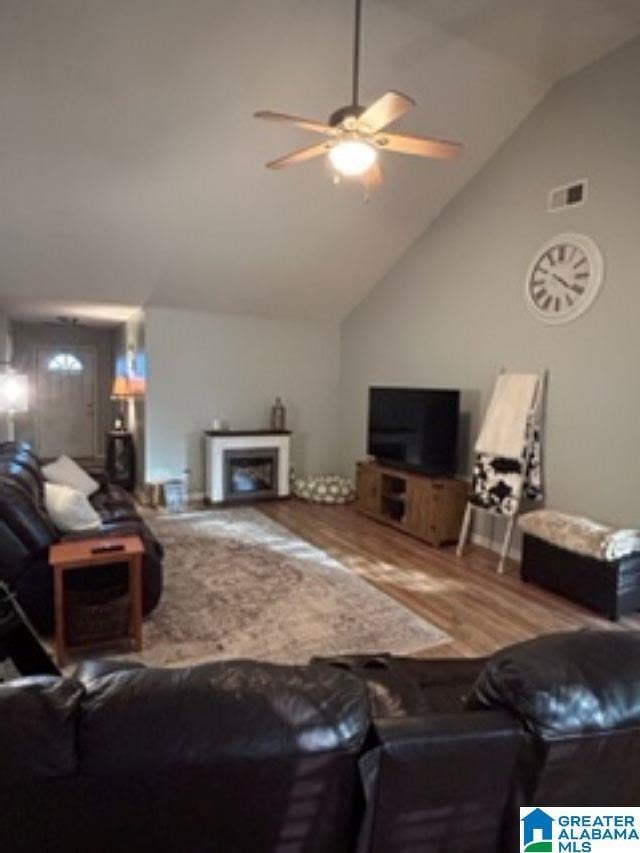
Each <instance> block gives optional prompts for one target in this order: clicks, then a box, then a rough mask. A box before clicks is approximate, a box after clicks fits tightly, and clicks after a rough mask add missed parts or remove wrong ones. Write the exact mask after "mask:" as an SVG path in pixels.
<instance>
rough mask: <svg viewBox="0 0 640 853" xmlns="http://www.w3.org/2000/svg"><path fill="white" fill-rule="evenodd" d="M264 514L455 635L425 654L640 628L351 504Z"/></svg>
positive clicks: (485, 554) (637, 619)
mask: <svg viewBox="0 0 640 853" xmlns="http://www.w3.org/2000/svg"><path fill="white" fill-rule="evenodd" d="M260 509H261V510H262V511H263V512H264V513H265V514H266V515H268V516H269V517H270V518H273V519H274V520H275V521H277V522H279V523H280V524H282V525H284V526H285V527H287V528H288V529H289V530H291V531H292V532H293V533H295V534H297V535H298V536H301V537H302V538H303V539H306V540H308V541H309V542H311V543H313V544H314V545H316V546H317V547H318V548H321V549H323V550H324V551H326V552H328V553H329V554H330V555H331V556H332V557H334V558H335V559H337V560H339V561H340V562H341V563H343V565H345V566H348V567H349V568H350V569H352V570H353V571H354V572H356V573H357V574H359V575H360V576H362V577H363V578H364V579H365V580H366V581H368V582H369V583H372V584H374V585H375V586H377V587H379V588H380V589H381V590H383V591H384V592H386V593H387V594H388V595H390V596H392V597H393V598H395V599H396V600H397V601H399V602H401V603H402V604H404V605H405V606H406V607H409V608H410V609H411V610H413V611H414V612H415V613H418V614H419V615H420V616H422V617H424V618H425V619H427V620H428V621H429V622H431V623H432V624H434V625H437V626H438V627H439V628H441V629H442V630H443V631H446V632H447V634H449V635H450V636H451V638H452V642H450V643H447V644H446V645H440V646H437V647H435V648H431V649H425V650H424V651H423V652H422V654H423V656H424V657H456V656H467V657H473V656H481V655H486V654H490V653H491V652H493V651H495V650H496V649H499V648H501V647H502V646H505V645H508V644H510V643H515V642H518V641H519V640H525V639H528V638H530V637H535V636H537V635H538V634H547V633H550V632H553V631H567V630H572V629H579V628H587V627H589V628H604V629H608V630H618V629H619V628H634V629H640V615H638V616H636V615H634V616H631V617H627V618H625V619H622V620H620V622H619V623H617V624H615V623H612V622H610V621H609V620H607V619H601V618H599V617H597V616H595V615H593V614H592V613H591V612H590V611H588V610H585V609H584V608H582V607H579V606H578V605H575V604H572V603H571V602H569V601H566V600H565V599H563V598H559V597H558V596H555V595H552V594H551V593H548V592H545V591H543V590H541V589H538V588H537V587H535V586H533V585H531V584H525V583H523V582H522V581H521V580H520V578H519V574H518V566H517V565H516V564H514V563H511V564H509V565H508V567H507V571H506V573H505V574H504V575H498V574H497V573H496V570H495V566H496V562H497V557H496V555H495V554H493V553H492V552H489V551H486V550H484V549H481V548H478V547H477V546H470V547H469V549H468V551H467V553H466V554H465V556H464V557H463V558H458V557H457V556H456V554H455V548H454V546H448V547H445V548H431V547H430V546H429V545H426V544H425V543H423V542H420V541H418V540H417V539H413V538H412V537H410V536H407V535H405V534H403V533H399V532H397V531H395V530H393V529H391V528H388V527H385V526H384V525H382V524H379V523H377V522H375V521H372V520H370V519H368V518H365V517H364V516H362V515H360V514H359V513H357V512H356V511H355V509H353V508H352V507H327V506H319V505H316V504H310V503H305V502H303V501H299V500H295V499H294V500H291V501H282V502H275V503H270V504H263V505H262V506H261V507H260Z"/></svg>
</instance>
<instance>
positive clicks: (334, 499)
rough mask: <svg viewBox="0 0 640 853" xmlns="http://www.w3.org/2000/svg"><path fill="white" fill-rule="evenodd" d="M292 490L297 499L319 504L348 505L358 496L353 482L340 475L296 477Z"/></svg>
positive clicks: (292, 483) (293, 480)
mask: <svg viewBox="0 0 640 853" xmlns="http://www.w3.org/2000/svg"><path fill="white" fill-rule="evenodd" d="M291 490H292V492H293V494H294V495H295V496H296V497H297V498H302V500H305V501H311V502H312V503H319V504H346V503H349V502H350V501H353V500H355V496H356V495H355V490H354V488H353V483H352V482H351V480H349V479H348V478H347V477H341V476H339V475H338V474H319V475H316V476H313V475H312V476H307V477H294V478H293V479H292V481H291Z"/></svg>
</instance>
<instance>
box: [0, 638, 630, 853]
mask: <svg viewBox="0 0 640 853" xmlns="http://www.w3.org/2000/svg"><path fill="white" fill-rule="evenodd" d="M0 720H2V725H1V726H0V756H2V760H1V761H0V802H1V803H2V820H1V821H0V849H3V850H10V851H15V853H22V851H24V853H31V851H42V850H47V851H48V853H57V851H63V850H64V851H68V850H77V851H87V850H91V851H92V853H102V851H104V852H105V853H106V851H109V853H119V851H123V853H124V851H127V853H129V851H131V850H134V849H135V850H138V851H154V853H158V851H180V853H194V852H196V851H203V853H204V851H215V853H308V852H310V851H312V852H313V853H352V851H353V853H355V851H357V853H436V851H437V853H445V852H446V853H513V851H516V850H518V849H519V845H518V842H517V832H518V823H519V821H518V812H517V809H518V806H519V805H521V804H522V805H530V806H536V805H547V806H549V805H557V806H571V805H581V806H589V805H598V806H629V805H637V804H638V802H640V777H639V775H638V773H637V772H636V768H637V763H638V757H639V756H638V754H639V752H640V635H639V634H638V633H635V632H577V633H569V634H557V635H550V636H547V637H541V638H539V639H537V640H533V641H529V642H526V643H521V644H519V645H517V646H513V647H511V648H509V649H505V650H503V651H501V652H499V653H498V654H496V655H495V656H494V657H493V658H491V659H490V660H489V661H485V660H434V661H429V660H423V661H417V660H410V659H402V658H393V657H386V656H378V657H372V658H367V657H357V658H338V659H333V660H316V661H312V662H311V664H309V665H308V666H305V667H286V666H275V665H271V664H264V663H256V662H251V661H232V662H223V663H213V664H207V665H204V666H200V667H195V668H191V669H175V670H169V669H165V670H160V669H144V668H141V667H133V668H132V667H131V665H129V666H128V667H127V668H121V666H119V665H117V664H116V665H110V664H108V663H106V664H99V665H95V664H94V665H89V666H84V667H82V668H81V670H80V671H79V672H78V673H77V675H76V677H75V678H73V679H72V678H67V679H64V678H52V677H33V678H26V679H18V680H15V681H11V682H8V683H6V684H5V685H0Z"/></svg>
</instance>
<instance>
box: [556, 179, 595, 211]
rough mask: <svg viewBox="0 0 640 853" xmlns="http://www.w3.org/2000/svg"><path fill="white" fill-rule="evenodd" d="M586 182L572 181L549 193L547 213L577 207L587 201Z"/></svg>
mask: <svg viewBox="0 0 640 853" xmlns="http://www.w3.org/2000/svg"><path fill="white" fill-rule="evenodd" d="M587 188H588V185H587V180H586V178H585V179H584V180H582V181H573V182H572V183H570V184H565V185H564V186H562V187H556V188H555V189H553V190H551V191H550V192H549V213H555V212H556V211H558V210H566V209H567V208H568V207H577V206H578V205H580V204H584V203H585V202H586V200H587Z"/></svg>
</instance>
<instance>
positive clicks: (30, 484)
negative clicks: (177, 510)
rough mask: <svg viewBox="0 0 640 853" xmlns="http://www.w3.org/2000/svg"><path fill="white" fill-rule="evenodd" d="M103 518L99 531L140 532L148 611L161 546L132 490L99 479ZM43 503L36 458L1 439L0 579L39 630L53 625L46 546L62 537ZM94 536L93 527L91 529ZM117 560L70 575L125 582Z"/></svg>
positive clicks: (155, 596)
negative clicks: (130, 493)
mask: <svg viewBox="0 0 640 853" xmlns="http://www.w3.org/2000/svg"><path fill="white" fill-rule="evenodd" d="M90 500H91V503H92V504H93V507H94V508H95V509H96V510H97V512H98V513H99V515H100V518H101V519H102V522H103V530H102V531H101V533H100V535H101V536H102V535H104V536H119V535H124V534H132V533H136V534H138V535H139V536H140V537H141V538H142V540H143V542H144V545H145V555H144V561H143V611H144V613H145V614H146V613H149V612H150V611H151V610H153V608H154V607H155V606H156V605H157V604H158V602H159V600H160V595H161V593H162V546H161V545H160V543H159V542H158V541H157V539H156V538H155V537H154V535H153V533H152V532H151V530H150V529H149V528H148V526H147V525H146V524H145V522H144V521H143V520H142V519H141V518H140V516H139V514H138V511H137V509H136V506H135V503H134V501H133V499H132V498H131V496H130V495H129V494H127V492H125V491H124V490H123V489H121V488H119V487H118V486H114V485H112V484H110V483H108V482H107V481H106V480H105V481H103V482H102V483H101V487H100V490H99V491H98V492H97V493H96V494H95V495H93V496H92V497H91V498H90ZM79 535H87V534H77V533H76V534H67V535H66V536H64V535H63V536H61V535H60V533H59V532H58V531H57V530H56V528H55V527H54V525H53V524H52V522H51V520H50V519H49V517H48V515H47V513H46V510H45V508H44V478H43V476H42V472H41V465H40V461H39V459H38V457H37V456H35V454H34V453H33V452H32V451H31V450H30V448H29V446H28V445H26V444H21V443H16V442H5V443H2V444H0V580H3V581H5V582H6V583H7V584H8V585H9V587H10V588H11V589H12V590H13V591H14V592H15V593H16V595H17V598H18V601H19V602H20V604H21V605H22V607H23V609H24V610H25V612H26V613H27V615H28V616H29V618H30V619H31V621H32V622H33V623H34V625H35V627H36V628H37V629H38V630H39V631H40V632H41V633H45V634H48V633H50V632H51V631H52V629H53V578H52V571H51V568H50V566H49V564H48V561H47V555H48V550H49V546H50V545H51V544H52V543H54V542H57V541H60V540H61V539H64V538H69V537H71V536H73V537H74V538H78V536H79ZM89 535H93V536H95V535H96V534H95V532H93V533H92V534H89ZM125 571H126V569H124V568H123V567H122V566H121V565H120V566H118V565H114V566H105V567H103V568H92V569H89V570H87V571H86V572H85V571H82V570H79V571H76V572H74V573H73V578H72V580H71V581H70V583H72V584H73V585H74V586H76V587H78V588H84V589H93V588H96V587H104V586H112V585H114V584H117V583H118V582H119V581H120V580H122V582H124V580H125V577H124V572H125Z"/></svg>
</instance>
